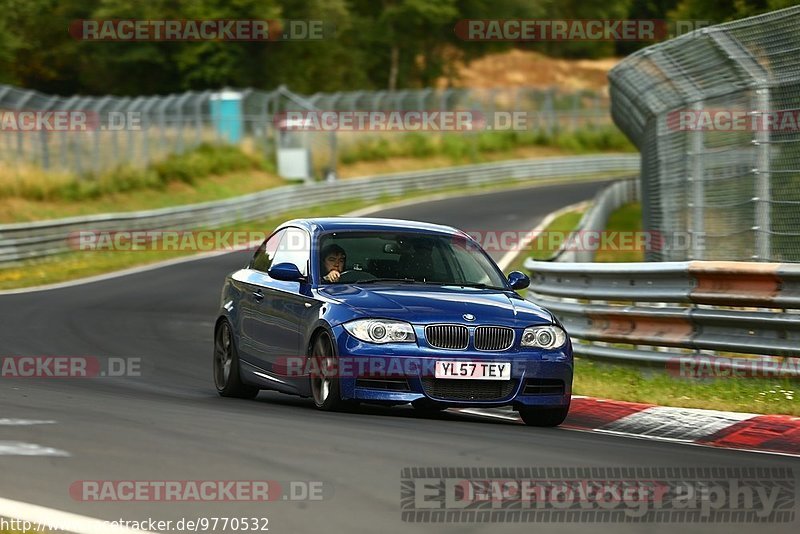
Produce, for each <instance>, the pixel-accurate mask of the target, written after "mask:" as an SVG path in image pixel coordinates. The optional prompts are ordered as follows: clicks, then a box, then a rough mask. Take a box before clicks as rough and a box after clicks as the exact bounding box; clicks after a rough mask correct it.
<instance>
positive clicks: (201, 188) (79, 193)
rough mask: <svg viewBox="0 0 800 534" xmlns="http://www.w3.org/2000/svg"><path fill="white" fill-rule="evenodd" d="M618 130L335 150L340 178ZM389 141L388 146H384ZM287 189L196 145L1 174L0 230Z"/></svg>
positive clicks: (600, 144)
mask: <svg viewBox="0 0 800 534" xmlns="http://www.w3.org/2000/svg"><path fill="white" fill-rule="evenodd" d="M620 136H621V134H619V132H617V131H616V130H613V131H605V130H597V131H594V130H590V131H585V132H576V133H570V134H563V133H562V134H553V135H550V136H548V135H545V134H534V133H529V132H488V133H487V132H483V133H480V134H474V135H469V134H444V135H441V136H434V135H428V134H408V135H393V136H392V137H391V138H387V137H380V138H379V137H376V136H367V137H364V136H363V134H359V137H357V138H356V141H355V143H350V144H348V145H345V146H342V147H341V149H340V151H339V157H340V164H339V168H338V173H339V175H340V176H341V177H343V178H350V177H357V176H367V175H373V174H381V173H386V172H403V171H414V170H422V169H430V168H439V167H448V166H453V165H462V164H469V163H477V162H488V161H498V160H505V159H523V158H540V157H551V156H568V155H574V154H583V153H589V152H609V151H611V152H620V151H626V150H630V149H632V147H631V146H630V145H629V144H628V145H626V144H625V143H626V142H627V141H624V137H622V138H621V139H620ZM389 139H391V142H389ZM288 183H291V182H289V181H286V180H284V179H282V178H280V177H279V176H278V175H277V174H276V172H275V169H274V166H273V164H272V163H270V162H267V161H265V159H264V157H263V154H257V153H255V152H253V149H249V150H242V149H241V148H239V147H234V146H211V145H201V146H199V147H197V148H195V149H192V150H190V151H187V152H185V153H184V154H180V155H172V156H170V157H168V158H167V159H165V160H162V161H159V162H157V163H154V164H153V165H151V166H150V167H148V168H135V167H129V166H123V167H119V168H116V169H114V170H112V171H109V172H105V173H102V174H98V175H94V174H87V175H84V176H80V177H78V176H75V175H72V174H68V173H58V172H44V171H42V170H41V169H38V168H34V167H25V166H17V167H6V168H4V169H0V223H10V222H26V221H35V220H43V219H57V218H61V217H71V216H77V215H87V214H94V213H109V212H120V211H133V210H147V209H156V208H162V207H167V206H175V205H182V204H192V203H197V202H206V201H210V200H220V199H224V198H230V197H234V196H238V195H243V194H247V193H252V192H255V191H261V190H264V189H267V188H270V187H277V186H281V185H286V184H288Z"/></svg>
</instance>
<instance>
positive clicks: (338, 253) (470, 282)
mask: <svg viewBox="0 0 800 534" xmlns="http://www.w3.org/2000/svg"><path fill="white" fill-rule="evenodd" d="M318 250H319V251H320V254H319V256H320V258H319V261H320V266H319V268H320V270H321V276H320V278H321V280H320V282H321V283H322V284H328V283H351V284H352V283H360V284H367V283H372V284H380V283H408V284H414V283H422V284H434V285H459V286H471V287H479V288H493V289H506V281H505V279H504V278H503V276H502V273H501V272H500V271H499V269H498V268H497V267H496V265H495V264H494V262H492V260H491V259H489V258H488V256H487V255H486V254H485V253H484V252H483V251H482V250H481V249H480V247H479V246H478V245H477V244H476V243H475V242H474V241H470V240H467V239H465V238H464V237H461V236H448V235H439V234H422V233H386V232H336V233H332V234H327V235H323V236H322V237H321V238H320V242H319V249H318ZM326 257H327V258H328V261H327V262H326ZM342 260H343V262H342ZM337 262H338V263H337ZM336 268H340V269H341V272H340V273H339V274H340V277H339V278H338V280H336V281H335V282H332V281H331V278H335V277H331V276H330V275H329V273H330V271H331V270H332V269H336ZM326 277H327V278H328V279H326Z"/></svg>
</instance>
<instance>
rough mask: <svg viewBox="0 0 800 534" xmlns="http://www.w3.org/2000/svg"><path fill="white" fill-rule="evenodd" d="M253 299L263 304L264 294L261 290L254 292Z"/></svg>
mask: <svg viewBox="0 0 800 534" xmlns="http://www.w3.org/2000/svg"><path fill="white" fill-rule="evenodd" d="M253 298H254V299H256V300H257V301H259V302H261V301H262V300H264V293H262V292H261V290H260V289H259V290H256V291H253Z"/></svg>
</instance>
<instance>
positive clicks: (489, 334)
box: [475, 326, 514, 350]
mask: <svg viewBox="0 0 800 534" xmlns="http://www.w3.org/2000/svg"><path fill="white" fill-rule="evenodd" d="M513 344H514V330H513V329H511V328H506V327H504V326H479V327H477V328H476V329H475V348H476V349H478V350H506V349H509V348H511V345H513Z"/></svg>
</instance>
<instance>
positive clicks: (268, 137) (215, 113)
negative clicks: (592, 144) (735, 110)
mask: <svg viewBox="0 0 800 534" xmlns="http://www.w3.org/2000/svg"><path fill="white" fill-rule="evenodd" d="M608 108H609V101H608V97H607V95H604V94H603V93H602V92H590V91H582V92H574V93H564V92H560V91H557V90H556V89H532V88H513V89H486V90H474V89H442V90H437V89H424V90H409V91H394V92H389V91H377V92H371V91H355V92H345V93H333V94H330V93H317V94H314V95H311V96H301V95H297V94H295V93H292V92H291V91H289V90H288V89H286V88H283V87H281V88H279V89H276V90H274V91H269V92H266V91H259V90H253V89H246V90H236V91H233V90H224V91H204V92H193V91H190V92H187V93H183V94H175V95H169V96H153V97H134V98H130V97H128V98H118V97H111V96H104V97H82V96H74V97H58V96H50V95H46V94H42V93H39V92H36V91H29V90H24V89H18V88H14V87H10V86H4V85H0V114H2V118H3V124H2V127H0V162H2V163H3V164H4V165H5V166H6V167H10V168H12V169H13V168H20V167H25V166H35V167H37V168H44V169H45V170H55V171H58V170H63V171H69V172H73V173H76V174H78V175H81V176H89V175H92V174H94V175H97V174H99V173H103V172H106V171H109V170H110V169H114V168H115V167H118V166H121V165H131V166H144V165H148V164H150V163H152V162H154V161H158V160H160V159H163V158H165V157H166V156H167V155H168V154H173V153H182V152H184V151H186V150H187V149H190V148H192V147H195V146H197V145H199V144H201V143H212V144H216V143H223V142H227V143H234V144H238V145H241V146H243V148H246V149H248V150H252V151H258V152H260V153H262V154H263V155H264V156H265V157H266V158H267V159H268V160H271V161H277V160H280V155H281V153H282V152H285V153H288V152H290V151H291V149H297V150H299V151H302V153H303V154H305V156H304V157H307V159H308V163H309V165H308V166H307V167H308V172H307V175H308V176H306V177H307V178H312V177H314V178H321V177H325V176H326V175H329V174H330V172H331V171H334V170H335V169H336V165H337V162H338V161H340V160H343V159H344V160H346V158H347V157H348V153H349V152H348V151H351V152H352V151H353V150H355V149H356V148H358V147H359V146H360V145H362V144H364V143H365V140H368V139H370V138H372V139H373V140H376V139H378V140H379V141H376V142H380V143H382V144H383V145H384V146H385V145H387V144H389V143H395V142H397V141H398V139H399V136H402V135H406V134H404V133H402V132H396V131H370V132H363V131H360V132H346V131H336V130H333V131H330V130H319V131H313V130H311V131H285V130H283V129H282V128H281V126H282V125H281V123H280V121H279V120H277V117H279V116H280V115H282V114H284V113H285V112H287V111H297V110H301V111H338V110H368V111H373V110H375V111H393V110H401V111H407V110H417V111H419V110H474V111H479V112H481V113H484V114H486V115H491V114H494V113H495V112H497V111H500V110H507V111H522V112H526V113H527V114H528V115H529V116H530V117H529V119H530V120H529V122H530V124H531V127H532V128H533V129H534V130H536V131H541V132H544V133H547V134H553V133H554V132H557V131H575V130H580V129H585V128H588V127H592V126H601V125H605V126H611V120H610V115H609V113H608ZM29 112H34V113H35V118H32V119H30V120H27V119H28V118H26V117H25V114H26V113H29ZM51 112H52V114H54V115H56V116H57V115H58V114H59V113H62V114H63V113H78V114H81V115H82V116H83V119H84V121H85V122H86V125H85V126H86V127H85V128H70V127H69V125H67V127H62V128H59V127H57V125H54V121H57V119H52V117H51V118H49V119H48V116H47V113H51ZM26 120H27V122H26ZM48 120H49V121H50V122H49V123H48ZM36 121H39V122H40V123H41V124H38V123H37V124H34V122H36ZM427 133H428V132H426V135H427ZM474 133H475V132H456V134H457V135H460V134H463V135H472V134H474ZM476 142H477V141H476ZM281 149H283V151H282V150H281ZM278 163H279V170H280V161H278ZM295 177H296V176H295Z"/></svg>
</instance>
